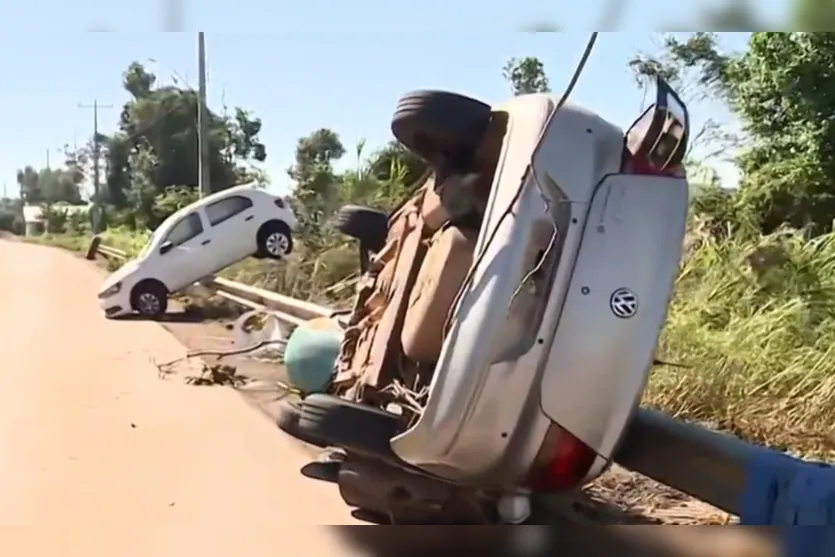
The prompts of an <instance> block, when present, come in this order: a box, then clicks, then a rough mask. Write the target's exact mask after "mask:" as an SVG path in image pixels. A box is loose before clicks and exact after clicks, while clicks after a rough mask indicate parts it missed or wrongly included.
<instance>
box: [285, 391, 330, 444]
mask: <svg viewBox="0 0 835 557" xmlns="http://www.w3.org/2000/svg"><path fill="white" fill-rule="evenodd" d="M301 413H302V410H301V406H300V405H299V404H294V403H288V402H285V403H283V404H281V406H279V409H278V416H277V418H276V425H277V426H278V429H280V430H281V431H283V432H284V433H286V434H288V435H290V436H292V437H295V438H296V439H298V440H299V441H303V442H305V443H307V444H309V445H313V446H316V447H321V448H325V447H327V443H325V442H323V441H322V440H321V439H317V438H315V437H313V436H311V435H305V432H304V431H301V430H299V420H300V419H301Z"/></svg>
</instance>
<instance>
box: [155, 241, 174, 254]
mask: <svg viewBox="0 0 835 557" xmlns="http://www.w3.org/2000/svg"><path fill="white" fill-rule="evenodd" d="M172 249H174V244H172V243H171V242H163V243H162V245H161V246H160V247H159V254H160V255H165V254H166V253H168V252H169V251H171V250H172Z"/></svg>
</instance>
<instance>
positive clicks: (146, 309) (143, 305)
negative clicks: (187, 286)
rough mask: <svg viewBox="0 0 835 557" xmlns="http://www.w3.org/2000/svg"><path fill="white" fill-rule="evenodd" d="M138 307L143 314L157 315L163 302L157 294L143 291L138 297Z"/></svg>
mask: <svg viewBox="0 0 835 557" xmlns="http://www.w3.org/2000/svg"><path fill="white" fill-rule="evenodd" d="M136 301H137V304H136V305H137V309H138V310H139V313H141V314H143V315H156V314H157V313H159V310H160V307H161V306H162V302H160V299H159V297H157V295H156V294H152V293H150V292H143V293H142V294H140V295H139V297H138V298H137V300H136Z"/></svg>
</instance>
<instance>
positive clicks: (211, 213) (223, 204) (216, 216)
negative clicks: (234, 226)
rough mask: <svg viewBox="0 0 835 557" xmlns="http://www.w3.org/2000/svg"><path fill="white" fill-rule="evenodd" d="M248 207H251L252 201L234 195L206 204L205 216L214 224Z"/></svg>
mask: <svg viewBox="0 0 835 557" xmlns="http://www.w3.org/2000/svg"><path fill="white" fill-rule="evenodd" d="M250 207H252V201H251V200H250V199H249V198H246V197H243V196H240V195H235V196H232V197H227V198H226V199H222V200H220V201H215V202H214V203H212V204H210V205H207V206H206V216H207V217H208V219H209V223H210V224H211V225H212V226H215V225H216V224H220V223H222V222H223V221H225V220H226V219H229V218H232V217H234V216H235V215H237V214H238V213H240V212H242V211H246V210H247V209H249V208H250Z"/></svg>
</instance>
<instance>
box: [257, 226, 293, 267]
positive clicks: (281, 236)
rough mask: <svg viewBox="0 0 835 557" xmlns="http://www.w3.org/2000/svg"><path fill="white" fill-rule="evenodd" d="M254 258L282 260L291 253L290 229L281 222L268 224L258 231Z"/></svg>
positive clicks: (291, 238) (291, 239)
mask: <svg viewBox="0 0 835 557" xmlns="http://www.w3.org/2000/svg"><path fill="white" fill-rule="evenodd" d="M257 241H258V251H257V252H256V256H260V257H262V258H264V257H266V258H270V259H282V258H284V257H286V256H288V255H290V253H291V252H292V251H293V237H292V235H291V233H290V227H289V226H287V225H286V224H284V223H283V222H278V221H274V222H268V223H266V224H265V225H264V226H262V227H261V230H259V231H258V238H257Z"/></svg>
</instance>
